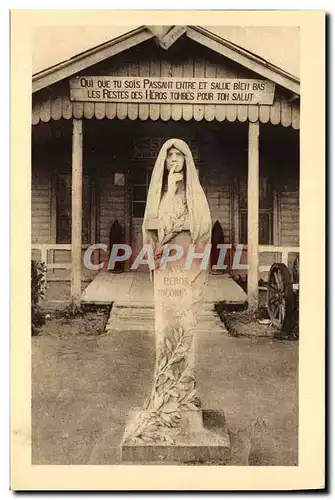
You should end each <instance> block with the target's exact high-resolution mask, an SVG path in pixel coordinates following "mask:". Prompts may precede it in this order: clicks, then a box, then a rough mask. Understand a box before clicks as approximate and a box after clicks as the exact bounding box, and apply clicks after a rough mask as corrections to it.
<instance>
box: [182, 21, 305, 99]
mask: <svg viewBox="0 0 335 500" xmlns="http://www.w3.org/2000/svg"><path fill="white" fill-rule="evenodd" d="M208 33H209V32H208ZM209 34H210V35H211V33H209ZM186 36H187V37H188V38H190V39H191V40H193V41H195V42H197V43H200V44H201V45H204V46H205V47H207V48H209V49H211V50H214V51H215V52H217V53H219V54H221V55H222V56H224V57H227V58H228V59H230V60H232V61H234V62H236V63H237V64H240V65H242V66H244V67H246V68H248V69H250V70H251V71H254V72H255V73H258V74H260V75H262V76H264V78H268V79H269V80H272V81H273V82H275V83H277V84H278V85H281V86H282V87H284V88H286V89H288V90H290V91H291V92H294V93H295V94H300V84H299V81H295V79H294V78H293V77H292V78H289V77H288V76H285V75H284V74H281V73H279V72H278V71H276V70H275V69H274V68H273V69H272V68H271V65H270V64H269V63H266V62H265V61H264V62H263V60H262V59H259V58H257V57H256V56H254V57H253V56H252V55H251V54H250V55H249V54H247V53H246V52H245V53H244V51H243V52H242V49H241V51H240V52H239V51H238V50H236V49H237V47H236V46H234V47H233V48H231V47H229V45H228V43H227V44H225V43H224V42H225V40H223V39H222V41H221V39H220V42H219V41H217V40H216V39H215V36H213V37H211V36H208V34H207V33H202V32H201V29H200V28H199V29H198V28H193V27H187V30H186ZM278 70H279V68H278Z"/></svg>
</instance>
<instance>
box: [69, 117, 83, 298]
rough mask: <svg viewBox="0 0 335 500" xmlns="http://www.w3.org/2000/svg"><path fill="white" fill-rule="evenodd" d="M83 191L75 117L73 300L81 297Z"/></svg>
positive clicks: (79, 130)
mask: <svg viewBox="0 0 335 500" xmlns="http://www.w3.org/2000/svg"><path fill="white" fill-rule="evenodd" d="M82 193H83V122H82V120H77V119H76V118H73V129H72V238H71V301H72V304H73V305H74V306H79V305H80V299H81V234H82Z"/></svg>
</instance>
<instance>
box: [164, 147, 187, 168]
mask: <svg viewBox="0 0 335 500" xmlns="http://www.w3.org/2000/svg"><path fill="white" fill-rule="evenodd" d="M184 162H185V157H184V155H183V153H182V152H181V151H179V149H177V148H173V147H172V148H170V149H169V150H168V152H167V155H166V168H167V170H168V171H170V170H171V169H172V167H175V170H174V171H175V172H181V171H182V170H183V167H184Z"/></svg>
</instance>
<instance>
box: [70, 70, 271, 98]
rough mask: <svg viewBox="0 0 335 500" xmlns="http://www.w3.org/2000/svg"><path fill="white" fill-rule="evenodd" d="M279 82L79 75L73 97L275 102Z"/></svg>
mask: <svg viewBox="0 0 335 500" xmlns="http://www.w3.org/2000/svg"><path fill="white" fill-rule="evenodd" d="M274 92H275V84H274V82H270V81H268V80H252V79H243V78H177V77H139V76H133V77H131V76H129V77H127V76H78V77H75V78H72V79H71V80H70V99H71V100H72V101H81V102H86V101H90V102H134V103H136V102H137V103H159V104H164V103H170V104H248V105H249V104H252V105H254V104H256V105H257V104H263V105H272V104H273V99H274Z"/></svg>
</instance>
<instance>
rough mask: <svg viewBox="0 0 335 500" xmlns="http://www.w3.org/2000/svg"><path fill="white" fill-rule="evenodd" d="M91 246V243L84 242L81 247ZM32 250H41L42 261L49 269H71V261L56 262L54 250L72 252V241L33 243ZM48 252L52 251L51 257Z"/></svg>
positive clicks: (83, 248) (84, 248)
mask: <svg viewBox="0 0 335 500" xmlns="http://www.w3.org/2000/svg"><path fill="white" fill-rule="evenodd" d="M89 246H90V245H89V244H84V245H82V246H81V248H82V250H86V249H87V248H88V247H89ZM31 250H32V251H33V250H37V251H39V252H40V258H41V262H44V263H45V264H46V266H47V270H51V269H57V270H60V269H68V270H70V269H71V262H55V261H54V253H53V252H52V250H56V251H57V250H65V251H68V252H71V243H33V244H32V245H31ZM50 251H51V252H50ZM48 252H50V253H49V259H48Z"/></svg>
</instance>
